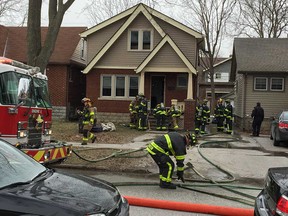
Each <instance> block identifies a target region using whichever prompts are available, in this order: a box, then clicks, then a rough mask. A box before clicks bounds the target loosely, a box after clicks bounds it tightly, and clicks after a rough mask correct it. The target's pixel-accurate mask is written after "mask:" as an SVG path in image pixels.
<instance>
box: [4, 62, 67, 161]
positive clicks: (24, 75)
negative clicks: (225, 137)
mask: <svg viewBox="0 0 288 216" xmlns="http://www.w3.org/2000/svg"><path fill="white" fill-rule="evenodd" d="M51 126H52V106H51V103H50V100H49V93H48V79H47V76H46V75H44V74H42V73H40V70H39V68H38V67H31V66H28V65H26V64H23V63H21V62H18V61H14V60H12V59H8V58H5V57H0V138H1V139H4V140H6V141H8V142H9V143H11V144H12V145H15V146H16V147H17V148H19V149H21V150H22V151H23V152H25V153H26V154H28V155H30V156H31V157H33V158H34V159H35V160H37V161H39V162H40V163H51V162H55V161H62V160H64V159H66V158H67V157H68V156H70V154H71V152H72V148H71V145H68V144H66V143H65V142H60V141H55V140H51V132H52V130H51Z"/></svg>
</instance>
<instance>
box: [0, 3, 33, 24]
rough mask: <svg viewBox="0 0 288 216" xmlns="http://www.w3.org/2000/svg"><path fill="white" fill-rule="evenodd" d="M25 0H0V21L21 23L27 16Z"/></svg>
mask: <svg viewBox="0 0 288 216" xmlns="http://www.w3.org/2000/svg"><path fill="white" fill-rule="evenodd" d="M27 9H28V8H27V2H25V1H23V0H1V1H0V23H3V24H6V25H23V23H25V20H26V18H27Z"/></svg>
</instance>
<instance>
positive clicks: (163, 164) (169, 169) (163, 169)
mask: <svg viewBox="0 0 288 216" xmlns="http://www.w3.org/2000/svg"><path fill="white" fill-rule="evenodd" d="M150 155H151V157H152V158H153V160H154V161H155V163H156V164H157V165H158V167H159V178H160V182H164V183H171V181H172V174H173V171H174V167H175V164H174V162H173V161H172V159H171V158H170V157H169V156H168V155H165V154H162V153H156V154H155V155H152V154H150Z"/></svg>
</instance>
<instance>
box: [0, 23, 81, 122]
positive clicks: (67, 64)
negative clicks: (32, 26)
mask: <svg viewBox="0 0 288 216" xmlns="http://www.w3.org/2000/svg"><path fill="white" fill-rule="evenodd" d="M47 30H48V28H47V27H42V28H41V33H42V39H44V38H45V35H46V33H47ZM84 30H86V27H61V28H60V31H59V34H58V38H57V41H56V45H55V49H54V51H53V53H52V56H51V58H50V61H49V64H48V66H47V68H46V71H45V73H46V75H47V76H48V80H49V91H50V99H51V103H52V106H53V118H63V119H65V118H66V117H67V116H68V114H69V110H70V108H71V107H76V106H80V105H81V102H80V101H81V98H83V97H84V96H85V76H84V75H83V74H81V73H80V71H81V68H82V67H81V66H78V65H77V64H73V62H71V60H70V59H71V57H72V55H73V54H74V51H75V49H76V47H77V45H78V44H79V42H80V38H79V33H81V32H83V31H84ZM26 35H27V27H10V26H1V25H0V56H5V57H7V58H11V59H14V60H17V61H20V62H23V63H27V43H26ZM76 81H77V82H76ZM79 103H80V104H79Z"/></svg>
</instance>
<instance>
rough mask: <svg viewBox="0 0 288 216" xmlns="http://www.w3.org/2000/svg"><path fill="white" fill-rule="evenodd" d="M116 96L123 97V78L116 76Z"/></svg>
mask: <svg viewBox="0 0 288 216" xmlns="http://www.w3.org/2000/svg"><path fill="white" fill-rule="evenodd" d="M116 96H122V97H124V96H125V77H124V76H116Z"/></svg>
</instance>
